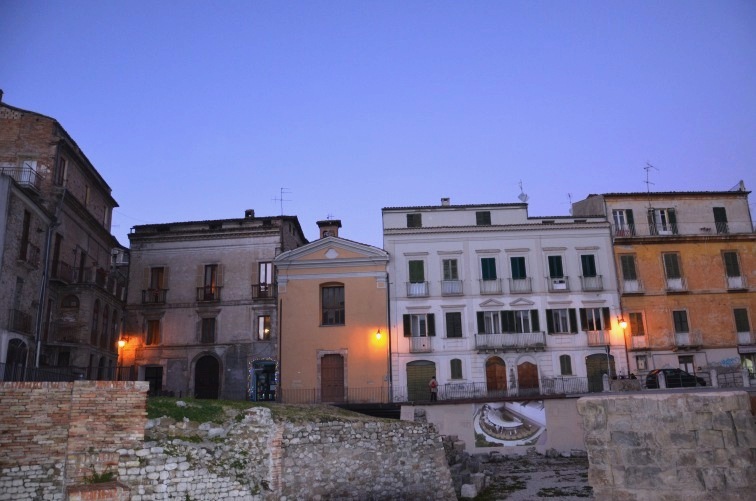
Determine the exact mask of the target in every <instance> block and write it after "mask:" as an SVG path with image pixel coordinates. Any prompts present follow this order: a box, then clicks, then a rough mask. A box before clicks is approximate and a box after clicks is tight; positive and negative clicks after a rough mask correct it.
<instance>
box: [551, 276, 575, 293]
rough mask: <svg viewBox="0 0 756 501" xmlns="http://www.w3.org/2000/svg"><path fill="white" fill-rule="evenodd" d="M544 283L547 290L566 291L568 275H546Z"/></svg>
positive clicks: (568, 284)
mask: <svg viewBox="0 0 756 501" xmlns="http://www.w3.org/2000/svg"><path fill="white" fill-rule="evenodd" d="M546 285H547V287H548V289H549V292H568V291H569V290H570V277H567V276H564V277H546Z"/></svg>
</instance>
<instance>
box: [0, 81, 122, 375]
mask: <svg viewBox="0 0 756 501" xmlns="http://www.w3.org/2000/svg"><path fill="white" fill-rule="evenodd" d="M1 101H2V93H1V92H0V173H1V174H2V175H3V179H4V180H5V181H4V182H3V183H2V184H3V187H2V189H0V191H2V194H0V197H2V200H3V203H4V204H5V205H6V207H7V210H6V211H5V212H3V216H2V217H3V229H4V232H3V236H2V237H0V238H2V239H3V240H4V242H3V269H2V278H1V279H0V280H2V293H1V294H0V301H1V302H2V306H0V332H2V334H1V336H2V337H1V338H0V340H1V341H2V343H3V348H2V349H1V350H0V355H1V356H2V357H4V358H0V362H4V361H5V359H7V354H8V353H10V352H11V351H12V352H13V353H14V355H13V358H14V361H15V360H20V359H21V358H23V357H20V355H19V353H21V351H23V352H24V353H25V354H26V359H27V365H28V366H31V365H37V364H38V365H40V366H56V367H58V368H60V370H61V371H63V372H71V373H74V374H76V375H77V376H79V377H88V378H93V379H94V378H99V379H104V378H108V377H112V375H113V372H114V368H115V366H116V362H117V348H116V341H117V339H118V334H119V331H120V325H121V322H122V319H123V312H124V304H125V303H124V300H125V292H126V278H127V277H126V275H125V274H124V273H120V272H118V271H117V270H115V269H114V268H112V266H111V264H112V259H111V256H112V255H113V251H114V250H116V251H118V252H121V251H123V248H122V247H121V246H120V245H119V244H118V242H117V240H116V239H115V237H113V236H112V235H111V233H110V224H111V214H112V211H113V208H114V207H117V206H118V204H117V203H116V201H115V200H114V199H113V197H112V195H111V189H110V186H108V184H107V183H106V182H105V180H104V179H103V178H102V176H101V175H100V174H99V172H98V171H97V170H96V169H95V167H94V166H93V165H92V164H91V162H90V161H89V160H88V159H87V157H86V155H84V152H83V151H82V150H81V148H79V146H78V145H77V144H76V142H75V141H74V140H73V139H72V138H71V136H70V135H69V134H68V133H67V132H66V131H65V129H63V127H62V126H61V125H60V123H58V121H57V120H55V119H54V118H50V117H47V116H44V115H41V114H39V113H35V112H32V111H27V110H23V109H20V108H16V107H13V106H9V105H7V104H5V103H2V102H1ZM19 245H20V247H19ZM11 343H12V344H13V346H12V347H11ZM36 346H39V347H40V349H39V350H37V349H36V348H35V347H36ZM19 350H21V351H19Z"/></svg>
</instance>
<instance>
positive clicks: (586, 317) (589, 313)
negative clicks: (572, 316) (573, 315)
mask: <svg viewBox="0 0 756 501" xmlns="http://www.w3.org/2000/svg"><path fill="white" fill-rule="evenodd" d="M611 321H612V320H611V315H610V313H609V308H580V325H581V326H582V329H583V330H584V331H602V330H609V328H610V327H611Z"/></svg>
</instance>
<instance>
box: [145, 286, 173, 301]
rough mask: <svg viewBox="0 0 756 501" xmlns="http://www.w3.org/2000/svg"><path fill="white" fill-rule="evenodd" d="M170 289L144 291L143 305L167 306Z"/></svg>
mask: <svg viewBox="0 0 756 501" xmlns="http://www.w3.org/2000/svg"><path fill="white" fill-rule="evenodd" d="M167 294H168V289H144V290H142V304H165V299H166V296H167Z"/></svg>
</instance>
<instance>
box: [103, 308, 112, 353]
mask: <svg viewBox="0 0 756 501" xmlns="http://www.w3.org/2000/svg"><path fill="white" fill-rule="evenodd" d="M113 314H115V311H114V312H113ZM109 322H110V307H109V306H108V305H107V304H106V305H105V308H104V309H103V311H102V329H101V330H100V332H102V335H101V336H100V348H107V347H108V345H109V343H108V323H109Z"/></svg>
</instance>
